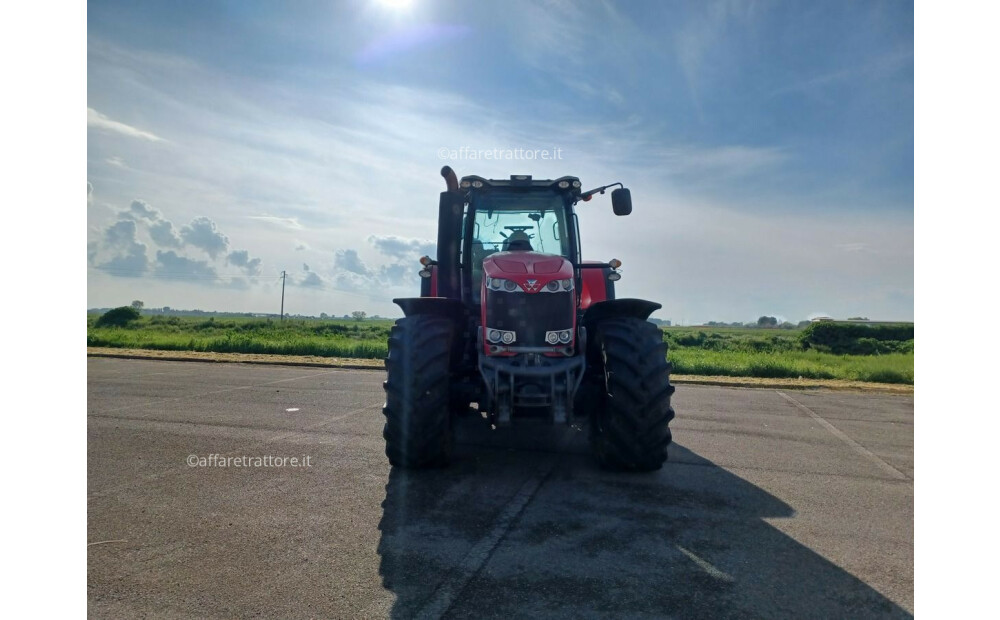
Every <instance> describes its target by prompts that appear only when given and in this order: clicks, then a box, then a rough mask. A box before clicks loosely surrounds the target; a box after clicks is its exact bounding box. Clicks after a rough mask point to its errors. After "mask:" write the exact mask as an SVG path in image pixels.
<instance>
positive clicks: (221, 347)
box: [87, 315, 913, 384]
mask: <svg viewBox="0 0 1000 620" xmlns="http://www.w3.org/2000/svg"><path fill="white" fill-rule="evenodd" d="M96 320H97V315H88V316H87V346H91V347H115V348H134V349H159V350H167V351H213V352H219V353H271V354H284V355H318V356H323V357H346V358H356V359H357V358H360V359H381V358H384V357H385V356H386V354H387V350H386V339H387V338H388V334H389V328H390V327H391V326H392V321H391V320H379V321H374V320H365V321H353V320H345V319H330V320H319V319H313V320H301V319H290V320H285V321H284V322H281V321H276V320H271V319H249V318H209V319H203V318H195V317H173V316H144V317H142V318H141V319H140V320H139V321H137V322H135V323H132V324H130V325H129V326H128V327H102V328H98V327H95V326H94V323H95V321H96ZM663 333H664V340H666V342H667V343H668V344H669V347H670V351H669V354H668V358H669V359H670V361H671V362H673V365H674V372H675V373H677V374H686V375H722V376H732V377H765V378H796V377H802V378H806V379H846V380H852V381H872V382H878V383H904V384H912V383H913V353H912V341H911V346H910V350H909V352H905V353H887V354H882V355H835V354H832V353H822V352H819V351H815V350H803V349H802V345H801V344H800V342H799V334H800V332H799V331H798V330H784V329H748V328H737V327H666V328H663Z"/></svg>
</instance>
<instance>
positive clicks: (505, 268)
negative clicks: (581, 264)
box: [483, 252, 573, 290]
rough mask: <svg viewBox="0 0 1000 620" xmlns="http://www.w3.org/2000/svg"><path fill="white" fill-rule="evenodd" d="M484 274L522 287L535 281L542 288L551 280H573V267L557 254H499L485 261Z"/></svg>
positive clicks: (490, 256)
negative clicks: (511, 281)
mask: <svg viewBox="0 0 1000 620" xmlns="http://www.w3.org/2000/svg"><path fill="white" fill-rule="evenodd" d="M483 274H484V275H486V276H487V277H490V278H502V279H505V280H514V281H515V282H517V283H518V284H520V285H524V284H526V283H527V281H528V280H533V281H535V282H537V286H538V288H541V287H542V286H544V285H545V284H547V283H548V282H549V281H551V280H565V279H568V278H572V277H573V265H572V264H571V263H570V262H569V261H568V260H566V259H565V258H563V257H562V256H559V255H557V254H542V253H539V252H498V253H496V254H491V255H489V256H488V257H486V260H484V261H483ZM528 288H529V289H530V288H535V287H534V286H532V287H528ZM526 290H528V289H526Z"/></svg>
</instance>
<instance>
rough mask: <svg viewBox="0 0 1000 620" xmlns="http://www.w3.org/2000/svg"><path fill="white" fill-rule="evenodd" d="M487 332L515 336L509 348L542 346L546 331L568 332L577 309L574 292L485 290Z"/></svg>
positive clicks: (544, 343)
mask: <svg viewBox="0 0 1000 620" xmlns="http://www.w3.org/2000/svg"><path fill="white" fill-rule="evenodd" d="M485 305H486V324H485V325H484V326H483V327H484V328H487V329H503V330H508V331H513V332H516V333H517V340H516V342H515V343H514V344H513V345H512V346H515V347H517V346H522V347H544V346H549V345H547V344H546V342H545V332H547V331H557V330H563V329H571V328H572V327H573V313H574V312H575V310H576V308H575V306H574V301H573V291H565V292H562V293H534V294H531V293H524V292H521V291H515V292H507V291H494V290H489V289H487V291H486V299H485Z"/></svg>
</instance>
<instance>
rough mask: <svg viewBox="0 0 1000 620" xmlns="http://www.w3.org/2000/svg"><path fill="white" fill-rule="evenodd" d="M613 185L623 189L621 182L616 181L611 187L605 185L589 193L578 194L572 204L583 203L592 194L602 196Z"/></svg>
mask: <svg viewBox="0 0 1000 620" xmlns="http://www.w3.org/2000/svg"><path fill="white" fill-rule="evenodd" d="M615 185H617V186H618V187H625V186H624V185H622V184H621V181H618V182H616V183H612V184H611V185H605V186H603V187H596V188H594V189H592V190H590V191H586V192H584V193H582V194H580V195H579V196H577V198H576V200H574V201H573V202H579V201H581V200H584V201H586V200H590V198H591V196H593V195H594V194H603V193H604V192H605V190H608V189H611V188H612V187H614V186H615Z"/></svg>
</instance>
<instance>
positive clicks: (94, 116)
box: [87, 108, 163, 142]
mask: <svg viewBox="0 0 1000 620" xmlns="http://www.w3.org/2000/svg"><path fill="white" fill-rule="evenodd" d="M87 126H88V127H94V128H97V129H103V130H105V131H113V132H115V133H120V134H122V135H125V136H129V137H132V138H141V139H143V140H150V141H152V142H163V138H161V137H159V136H157V135H155V134H152V133H150V132H148V131H143V130H141V129H136V128H135V127H132V126H131V125H126V124H125V123H120V122H118V121H114V120H111V119H110V118H108V117H107V116H105V115H103V114H101V113H100V112H98V111H97V110H95V109H94V108H87Z"/></svg>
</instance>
